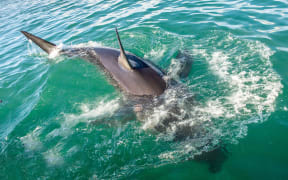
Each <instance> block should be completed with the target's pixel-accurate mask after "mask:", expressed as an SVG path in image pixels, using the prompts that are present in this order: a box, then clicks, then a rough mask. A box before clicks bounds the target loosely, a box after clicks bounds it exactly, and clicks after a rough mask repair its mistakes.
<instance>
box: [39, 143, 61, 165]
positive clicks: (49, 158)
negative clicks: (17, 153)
mask: <svg viewBox="0 0 288 180" xmlns="http://www.w3.org/2000/svg"><path fill="white" fill-rule="evenodd" d="M43 156H44V159H45V160H46V162H47V164H48V165H49V166H59V165H62V164H63V163H64V159H63V157H62V155H61V153H60V149H59V146H57V145H56V146H55V147H54V148H52V149H49V150H48V151H46V152H44V153H43Z"/></svg>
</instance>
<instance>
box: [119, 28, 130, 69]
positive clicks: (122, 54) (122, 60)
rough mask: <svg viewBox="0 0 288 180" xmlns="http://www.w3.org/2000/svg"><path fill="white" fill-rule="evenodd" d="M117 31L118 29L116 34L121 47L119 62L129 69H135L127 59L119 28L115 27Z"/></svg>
mask: <svg viewBox="0 0 288 180" xmlns="http://www.w3.org/2000/svg"><path fill="white" fill-rule="evenodd" d="M115 31H116V35H117V39H118V43H119V47H120V55H119V57H118V63H119V64H120V65H121V66H122V67H124V68H125V69H127V70H129V71H133V67H132V66H131V64H130V62H129V61H128V59H127V56H126V54H125V51H124V48H123V46H122V43H121V40H120V37H119V34H118V30H117V28H116V27H115Z"/></svg>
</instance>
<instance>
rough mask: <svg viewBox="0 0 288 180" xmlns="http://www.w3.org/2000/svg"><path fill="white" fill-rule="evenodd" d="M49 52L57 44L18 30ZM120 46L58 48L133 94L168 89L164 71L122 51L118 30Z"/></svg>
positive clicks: (153, 95) (151, 93)
mask: <svg viewBox="0 0 288 180" xmlns="http://www.w3.org/2000/svg"><path fill="white" fill-rule="evenodd" d="M21 32H22V33H23V34H24V35H25V36H26V37H27V38H28V39H30V40H32V41H33V42H34V43H35V44H37V45H38V46H39V47H40V48H41V49H43V50H44V51H45V52H47V53H48V54H49V53H51V52H52V51H53V50H54V49H56V48H57V47H56V45H55V44H53V43H50V42H48V41H46V40H44V39H41V38H39V37H37V36H35V35H32V34H30V33H28V32H25V31H21ZM116 33H117V38H118V42H119V46H120V50H119V49H113V48H104V47H101V48H97V47H95V48H92V47H88V48H69V49H63V50H60V52H59V53H60V54H61V55H67V56H70V57H71V56H76V57H80V58H82V59H85V60H87V61H89V62H91V63H93V64H95V65H99V66H100V67H102V68H103V70H104V71H105V72H107V73H108V75H109V76H110V77H111V78H112V79H113V80H114V81H115V82H116V83H115V84H116V85H117V86H118V87H120V89H122V90H123V91H124V92H125V93H127V94H128V95H133V96H150V97H155V96H159V95H161V94H162V93H163V92H164V91H165V89H166V88H167V84H166V82H165V80H164V79H163V76H164V72H163V71H161V70H160V69H159V68H158V67H156V66H155V65H153V64H152V63H150V62H148V61H145V60H143V59H141V58H139V57H137V56H135V55H134V54H131V53H125V51H124V49H123V46H122V43H121V41H120V38H119V35H118V32H117V29H116Z"/></svg>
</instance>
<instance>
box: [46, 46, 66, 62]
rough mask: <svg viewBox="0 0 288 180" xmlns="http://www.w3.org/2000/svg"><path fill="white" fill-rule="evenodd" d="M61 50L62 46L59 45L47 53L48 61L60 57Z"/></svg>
mask: <svg viewBox="0 0 288 180" xmlns="http://www.w3.org/2000/svg"><path fill="white" fill-rule="evenodd" d="M62 48H63V44H62V43H61V44H59V45H58V46H57V47H56V48H53V50H52V51H51V52H50V53H49V56H48V58H49V59H54V58H56V57H58V56H59V55H60V53H59V52H60V51H61V50H62Z"/></svg>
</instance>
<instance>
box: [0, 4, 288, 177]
mask: <svg viewBox="0 0 288 180" xmlns="http://www.w3.org/2000/svg"><path fill="white" fill-rule="evenodd" d="M115 26H117V27H118V30H119V32H120V36H121V39H122V43H123V44H124V47H125V49H126V50H127V51H130V52H132V53H134V54H136V55H137V56H139V57H142V58H145V59H149V60H151V61H152V62H153V63H155V64H157V65H158V66H159V67H161V68H162V69H164V70H165V71H166V72H167V73H168V76H169V77H170V78H175V79H177V80H178V81H179V82H180V83H181V84H182V85H183V87H185V89H186V91H185V92H186V93H183V94H182V91H180V90H179V89H172V90H169V91H167V92H166V93H165V95H163V98H164V99H165V102H164V103H163V104H162V105H161V106H158V107H155V108H154V109H153V110H152V111H151V113H150V114H149V116H148V117H147V118H146V119H145V120H144V121H142V122H140V121H138V120H137V119H138V118H137V117H136V116H135V115H134V114H133V113H131V114H129V113H122V114H121V113H119V112H121V110H122V109H123V103H122V101H123V98H124V97H123V96H122V94H121V92H119V91H118V89H117V88H115V87H113V86H112V85H111V84H109V81H107V79H106V77H105V75H104V74H103V72H102V71H101V69H100V68H99V67H95V66H93V65H92V64H89V63H88V62H85V61H84V60H82V59H80V58H72V59H71V58H68V57H61V56H51V55H49V56H48V55H46V54H45V53H44V52H43V51H41V49H39V48H38V47H36V46H35V45H34V44H32V43H31V42H29V41H27V40H26V39H25V37H24V36H23V35H22V34H21V33H20V32H19V31H20V30H25V31H28V32H31V33H33V34H36V35H38V36H40V37H43V38H45V39H47V40H48V41H51V42H53V43H55V44H57V45H58V46H59V47H62V48H65V47H71V46H72V47H86V46H106V47H114V48H118V44H117V41H116V35H115V31H114V27H115ZM0 30H1V36H0V49H1V51H0V179H59V178H60V179H70V178H71V179H127V178H129V179H146V178H153V179H156V178H157V179H158V178H160V179H192V178H193V179H258V178H259V179H260V178H261V179H287V178H288V171H287V169H288V155H287V148H288V141H287V136H288V112H287V111H288V102H287V99H288V91H287V86H288V59H287V57H288V45H287V42H288V1H287V0H271V1H266V0H265V1H257V0H234V1H230V0H220V1H209V0H203V1H200V0H198V1H191V2H190V1H163V0H155V1H132V0H130V1H96V0H84V1H74V0H70V1H38V0H32V1H26V0H24V1H17V0H7V1H0ZM179 50H180V51H182V52H186V53H187V54H188V55H189V56H192V57H193V65H192V70H191V72H190V74H189V76H188V78H186V79H178V78H177V77H176V76H175V74H176V72H175V69H177V67H178V66H179V61H178V60H177V58H176V54H177V52H178V51H179ZM187 90H188V92H189V93H188V95H187ZM191 94H192V95H191ZM190 95H191V96H193V101H195V102H194V103H193V106H186V104H185V103H184V101H185V102H187V101H189V98H187V96H190ZM124 99H125V98H124ZM173 103H176V104H178V107H179V111H180V112H181V116H180V117H178V119H179V120H178V121H177V122H175V123H174V124H173V126H171V127H170V128H169V130H167V132H166V133H159V132H155V131H154V130H155V126H157V124H159V123H161V120H162V118H163V117H165V116H167V114H169V113H171V112H170V110H169V108H167V107H168V106H169V105H171V104H173ZM94 122H102V123H94ZM185 124H189V125H191V124H192V125H195V124H196V126H195V127H197V129H198V130H199V129H201V132H200V133H199V134H200V135H199V136H197V138H190V139H186V140H179V141H177V140H175V139H174V138H173V137H174V136H175V134H177V132H176V129H177V128H179V127H182V125H185ZM191 127H194V126H191ZM202 129H205V131H202ZM193 130H194V129H193ZM215 147H220V148H216V151H217V150H218V151H221V152H215ZM219 149H220V150H219ZM213 150H214V151H213ZM211 151H212V153H208V154H207V155H206V153H207V152H211ZM199 154H204V155H205V158H204V159H208V160H203V157H202V158H201V157H200V158H197V155H199Z"/></svg>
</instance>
